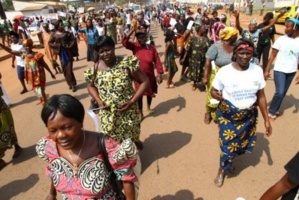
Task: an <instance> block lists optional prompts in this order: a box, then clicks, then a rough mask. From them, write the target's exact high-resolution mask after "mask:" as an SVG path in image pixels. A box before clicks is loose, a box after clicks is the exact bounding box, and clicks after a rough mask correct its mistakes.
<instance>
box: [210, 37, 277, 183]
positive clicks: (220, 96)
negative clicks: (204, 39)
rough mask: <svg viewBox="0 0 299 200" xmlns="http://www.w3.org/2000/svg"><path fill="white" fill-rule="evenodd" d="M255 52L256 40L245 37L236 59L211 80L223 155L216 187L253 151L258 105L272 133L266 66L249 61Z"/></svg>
mask: <svg viewBox="0 0 299 200" xmlns="http://www.w3.org/2000/svg"><path fill="white" fill-rule="evenodd" d="M253 52H254V46H253V43H251V42H250V41H246V40H242V39H241V40H239V41H237V43H236V45H235V47H234V49H233V56H232V61H233V62H232V63H231V64H228V65H226V66H223V67H222V68H221V69H219V71H218V72H217V74H216V76H215V79H214V81H213V83H212V89H211V95H212V97H213V98H215V99H217V100H218V101H220V103H219V105H218V109H217V117H218V118H217V120H218V125H219V138H218V141H219V146H220V149H221V154H220V163H219V164H220V166H219V169H218V172H217V176H216V178H215V180H214V181H215V184H216V186H217V187H221V186H222V184H223V180H224V176H225V172H226V171H230V172H233V171H234V170H233V168H232V162H233V159H234V158H235V156H237V155H242V154H244V153H250V152H251V151H252V150H253V148H254V146H255V144H256V124H257V117H258V110H257V107H259V109H260V111H261V113H262V116H263V118H264V125H265V129H266V135H267V136H270V135H271V133H272V128H271V124H270V122H269V118H268V115H267V114H268V111H267V100H266V96H265V92H264V88H265V86H266V82H265V80H264V75H263V69H262V68H261V67H260V66H258V65H256V64H254V63H251V62H250V60H251V58H252V56H253ZM231 77H234V78H231Z"/></svg>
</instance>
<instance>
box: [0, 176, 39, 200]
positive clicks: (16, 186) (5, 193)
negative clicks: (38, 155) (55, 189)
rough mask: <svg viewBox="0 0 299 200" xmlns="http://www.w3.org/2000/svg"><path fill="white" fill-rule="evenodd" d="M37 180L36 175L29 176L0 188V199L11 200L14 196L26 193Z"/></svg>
mask: <svg viewBox="0 0 299 200" xmlns="http://www.w3.org/2000/svg"><path fill="white" fill-rule="evenodd" d="M38 180H39V178H38V175H37V174H31V175H30V176H28V177H27V178H25V179H23V180H16V181H12V182H10V183H8V184H6V185H3V186H1V188H0V194H1V199H12V198H13V197H14V196H17V195H18V194H20V193H23V192H26V191H27V190H29V189H31V188H32V187H33V186H34V185H35V184H36V183H37V182H38Z"/></svg>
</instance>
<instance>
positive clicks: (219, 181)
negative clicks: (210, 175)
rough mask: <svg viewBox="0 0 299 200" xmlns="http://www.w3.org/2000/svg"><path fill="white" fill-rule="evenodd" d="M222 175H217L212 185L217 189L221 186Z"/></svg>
mask: <svg viewBox="0 0 299 200" xmlns="http://www.w3.org/2000/svg"><path fill="white" fill-rule="evenodd" d="M223 180H224V174H223V173H221V174H219V173H218V174H217V177H216V178H215V179H214V183H215V185H216V186H217V187H221V186H222V185H223Z"/></svg>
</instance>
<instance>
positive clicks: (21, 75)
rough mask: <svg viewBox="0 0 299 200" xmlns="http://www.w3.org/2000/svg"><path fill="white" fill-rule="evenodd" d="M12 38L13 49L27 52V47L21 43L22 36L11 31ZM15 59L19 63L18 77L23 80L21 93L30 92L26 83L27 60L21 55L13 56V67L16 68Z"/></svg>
mask: <svg viewBox="0 0 299 200" xmlns="http://www.w3.org/2000/svg"><path fill="white" fill-rule="evenodd" d="M9 35H10V39H11V45H10V48H11V50H13V51H18V52H20V51H21V52H25V49H24V47H23V45H22V44H20V42H19V39H20V36H19V34H17V33H16V32H13V31H10V33H9ZM15 60H16V64H17V74H18V78H19V80H20V82H21V85H22V87H23V90H22V91H21V92H20V94H24V93H26V92H28V90H27V88H26V85H25V60H24V59H23V58H22V57H21V56H14V55H13V56H12V67H13V68H15Z"/></svg>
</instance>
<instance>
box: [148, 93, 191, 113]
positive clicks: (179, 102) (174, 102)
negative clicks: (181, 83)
mask: <svg viewBox="0 0 299 200" xmlns="http://www.w3.org/2000/svg"><path fill="white" fill-rule="evenodd" d="M175 107H178V109H177V110H176V111H177V112H180V111H181V110H182V109H183V108H186V99H185V98H184V97H181V96H178V97H176V98H173V99H168V100H167V101H164V102H161V103H159V104H158V105H157V106H156V107H155V108H154V110H155V112H154V113H153V117H157V116H159V115H163V114H167V113H168V112H169V111H170V110H171V109H172V108H175Z"/></svg>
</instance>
